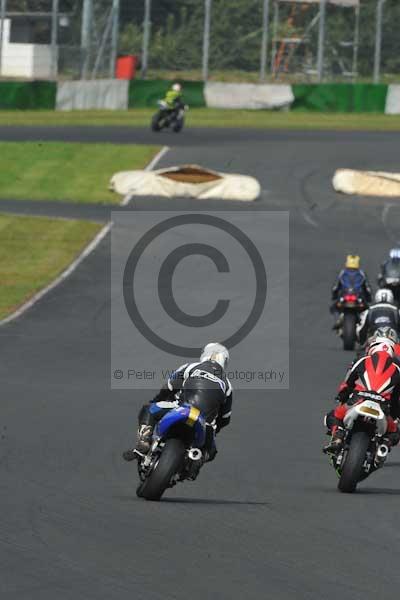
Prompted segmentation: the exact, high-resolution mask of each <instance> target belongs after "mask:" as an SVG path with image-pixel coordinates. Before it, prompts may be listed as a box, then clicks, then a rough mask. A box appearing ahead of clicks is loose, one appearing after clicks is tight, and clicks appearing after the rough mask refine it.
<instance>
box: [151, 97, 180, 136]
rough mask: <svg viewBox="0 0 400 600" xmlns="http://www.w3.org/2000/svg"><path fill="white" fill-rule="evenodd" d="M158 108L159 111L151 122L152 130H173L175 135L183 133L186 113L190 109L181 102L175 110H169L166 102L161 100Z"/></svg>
mask: <svg viewBox="0 0 400 600" xmlns="http://www.w3.org/2000/svg"><path fill="white" fill-rule="evenodd" d="M158 106H159V110H158V111H157V112H156V114H155V115H154V116H153V118H152V120H151V129H152V130H153V131H161V130H162V129H172V131H173V132H174V133H179V132H180V131H182V129H183V126H184V124H185V112H186V111H187V110H188V108H189V107H188V106H187V105H185V104H183V103H182V102H179V103H178V104H177V105H176V106H175V108H169V106H168V104H167V103H166V102H165V101H164V100H159V101H158Z"/></svg>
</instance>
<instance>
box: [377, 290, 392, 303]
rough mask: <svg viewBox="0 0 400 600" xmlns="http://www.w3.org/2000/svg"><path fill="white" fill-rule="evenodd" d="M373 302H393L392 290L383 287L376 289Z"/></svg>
mask: <svg viewBox="0 0 400 600" xmlns="http://www.w3.org/2000/svg"><path fill="white" fill-rule="evenodd" d="M375 302H377V303H379V302H385V303H386V304H393V302H394V296H393V292H392V291H391V290H387V289H385V288H382V289H381V290H378V291H377V292H376V294H375Z"/></svg>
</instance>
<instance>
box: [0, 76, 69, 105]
mask: <svg viewBox="0 0 400 600" xmlns="http://www.w3.org/2000/svg"><path fill="white" fill-rule="evenodd" d="M56 92H57V84H56V83H55V82H54V81H27V82H25V81H1V82H0V109H1V110H32V109H42V110H54V109H55V106H56Z"/></svg>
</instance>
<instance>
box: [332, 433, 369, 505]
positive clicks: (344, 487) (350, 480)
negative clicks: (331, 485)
mask: <svg viewBox="0 0 400 600" xmlns="http://www.w3.org/2000/svg"><path fill="white" fill-rule="evenodd" d="M369 443H370V438H369V435H368V433H366V432H365V431H355V432H354V433H353V434H352V436H351V442H350V448H349V450H348V452H347V456H346V458H345V461H344V464H343V468H342V473H341V475H340V479H339V483H338V489H339V490H340V491H341V492H344V493H346V494H352V493H353V492H355V491H356V487H357V484H358V483H359V481H360V480H361V479H362V466H363V464H364V461H365V457H366V455H367V450H368V446H369ZM363 479H365V478H363Z"/></svg>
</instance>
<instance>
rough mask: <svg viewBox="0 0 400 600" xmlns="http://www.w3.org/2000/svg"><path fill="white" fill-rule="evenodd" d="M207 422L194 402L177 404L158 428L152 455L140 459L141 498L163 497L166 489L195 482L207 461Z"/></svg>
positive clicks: (154, 436) (155, 431)
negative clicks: (188, 481)
mask: <svg viewBox="0 0 400 600" xmlns="http://www.w3.org/2000/svg"><path fill="white" fill-rule="evenodd" d="M207 427H209V425H207V424H206V421H205V419H204V417H203V416H202V414H201V412H200V411H199V409H198V408H196V407H195V406H192V405H190V404H180V405H178V403H177V404H176V407H174V408H172V409H171V410H170V411H169V412H168V413H167V414H166V415H164V417H163V418H162V419H161V420H160V421H159V423H158V424H157V425H156V427H155V428H154V433H153V441H152V445H151V448H150V451H149V452H148V454H146V455H145V456H144V457H140V458H139V459H138V472H139V478H140V484H139V486H138V488H137V490H136V494H137V496H138V497H139V498H145V499H146V500H160V498H161V496H162V495H163V493H164V492H165V490H166V489H168V488H171V487H173V486H174V485H176V483H177V482H178V481H184V480H185V479H188V480H191V481H194V480H195V479H196V477H197V475H198V474H199V471H200V468H201V466H202V465H203V464H204V462H205V458H206V457H205V450H204V446H205V442H206V428H207Z"/></svg>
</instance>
